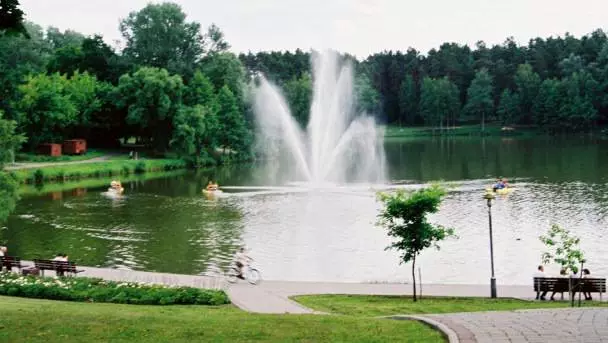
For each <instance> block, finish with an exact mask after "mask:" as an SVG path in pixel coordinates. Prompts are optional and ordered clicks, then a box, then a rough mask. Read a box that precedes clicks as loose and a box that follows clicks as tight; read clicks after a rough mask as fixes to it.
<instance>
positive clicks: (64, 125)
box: [14, 73, 78, 149]
mask: <svg viewBox="0 0 608 343" xmlns="http://www.w3.org/2000/svg"><path fill="white" fill-rule="evenodd" d="M68 87H69V80H68V79H67V77H66V76H65V75H59V74H58V73H55V74H51V75H46V74H38V75H35V76H30V77H28V79H27V81H26V83H25V84H23V85H21V86H19V89H18V92H19V93H18V99H19V100H18V101H16V102H15V103H14V107H15V110H16V111H17V113H18V119H17V123H18V125H19V129H20V130H21V132H23V133H25V134H26V135H27V137H29V140H28V143H29V146H30V149H33V148H35V147H36V146H38V145H39V144H40V143H53V142H61V141H62V140H63V139H65V138H67V137H66V135H65V134H66V130H67V129H68V128H69V127H70V126H73V125H75V124H76V123H77V121H78V108H77V107H76V106H75V104H74V102H72V100H71V98H70V96H71V95H70V94H69V92H68V90H67V89H68Z"/></svg>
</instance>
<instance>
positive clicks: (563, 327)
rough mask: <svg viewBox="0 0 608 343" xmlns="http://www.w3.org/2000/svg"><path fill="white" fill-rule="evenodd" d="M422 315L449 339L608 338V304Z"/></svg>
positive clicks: (468, 342) (488, 342)
mask: <svg viewBox="0 0 608 343" xmlns="http://www.w3.org/2000/svg"><path fill="white" fill-rule="evenodd" d="M396 317H397V318H396V319H399V317H401V318H403V319H406V318H408V316H396ZM422 317H423V318H428V319H431V320H432V321H437V322H439V323H440V324H442V325H444V326H447V327H448V328H449V329H450V330H451V331H452V332H453V333H455V335H456V336H457V339H450V342H461V343H472V342H478V343H503V342H504V343H506V342H514V343H515V342H520V343H524V342H532V343H536V342H537V343H544V342H589V343H595V342H598V343H599V342H608V308H590V307H587V308H561V309H539V310H518V311H499V312H471V313H453V314H437V315H425V316H422ZM414 319H416V318H414Z"/></svg>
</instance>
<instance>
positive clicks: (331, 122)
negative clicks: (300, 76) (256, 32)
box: [254, 51, 385, 186]
mask: <svg viewBox="0 0 608 343" xmlns="http://www.w3.org/2000/svg"><path fill="white" fill-rule="evenodd" d="M312 62H313V84H314V85H313V95H312V96H313V97H312V105H311V108H310V117H309V122H308V125H307V127H306V130H303V128H302V127H301V126H300V124H299V123H298V122H297V121H296V120H295V119H294V118H293V116H292V115H291V112H290V110H289V107H288V105H287V102H286V100H285V99H284V97H283V96H282V95H281V92H280V90H279V89H278V88H277V87H276V86H274V85H272V84H271V83H270V82H269V81H268V80H266V79H265V78H264V77H263V76H261V77H260V84H259V86H258V87H257V89H256V93H255V99H254V111H255V115H256V122H257V128H258V135H257V136H258V149H259V150H260V152H261V153H262V154H263V155H264V156H265V157H267V162H268V164H269V166H270V167H271V169H270V170H272V172H270V173H269V174H271V175H274V178H275V179H277V178H278V177H279V176H280V177H282V178H283V181H291V182H295V181H297V182H305V183H306V184H309V185H317V186H318V185H324V184H328V183H329V184H342V183H346V182H367V183H369V182H376V183H377V182H382V181H383V180H384V176H385V156H384V147H383V132H382V131H381V130H380V129H379V128H378V127H377V126H376V124H375V120H374V119H373V118H372V117H370V116H368V115H366V114H365V113H356V111H355V97H354V94H353V71H352V66H351V65H350V64H349V63H341V62H340V56H339V55H338V54H337V53H335V52H333V51H326V52H324V53H321V54H313V56H312ZM275 181H276V180H275Z"/></svg>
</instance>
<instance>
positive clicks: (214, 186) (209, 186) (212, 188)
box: [207, 181, 219, 192]
mask: <svg viewBox="0 0 608 343" xmlns="http://www.w3.org/2000/svg"><path fill="white" fill-rule="evenodd" d="M218 188H219V186H218V185H217V183H213V181H209V183H208V184H207V191H209V192H213V191H217V190H218Z"/></svg>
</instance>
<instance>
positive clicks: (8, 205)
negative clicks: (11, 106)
mask: <svg viewBox="0 0 608 343" xmlns="http://www.w3.org/2000/svg"><path fill="white" fill-rule="evenodd" d="M16 126H17V124H16V123H15V122H14V121H10V120H4V119H2V112H0V223H2V222H4V221H5V220H6V218H7V217H8V215H9V214H10V213H11V212H12V211H13V210H14V209H15V204H16V202H17V199H18V196H17V190H18V187H19V183H18V182H17V180H16V179H15V178H14V177H13V176H12V175H11V174H9V173H7V172H5V171H4V170H3V168H4V163H6V162H8V161H10V160H12V159H13V156H14V152H15V151H17V150H19V147H20V146H21V144H22V143H23V142H24V141H25V140H26V139H25V137H24V136H23V135H18V134H16V133H15V128H16Z"/></svg>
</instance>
